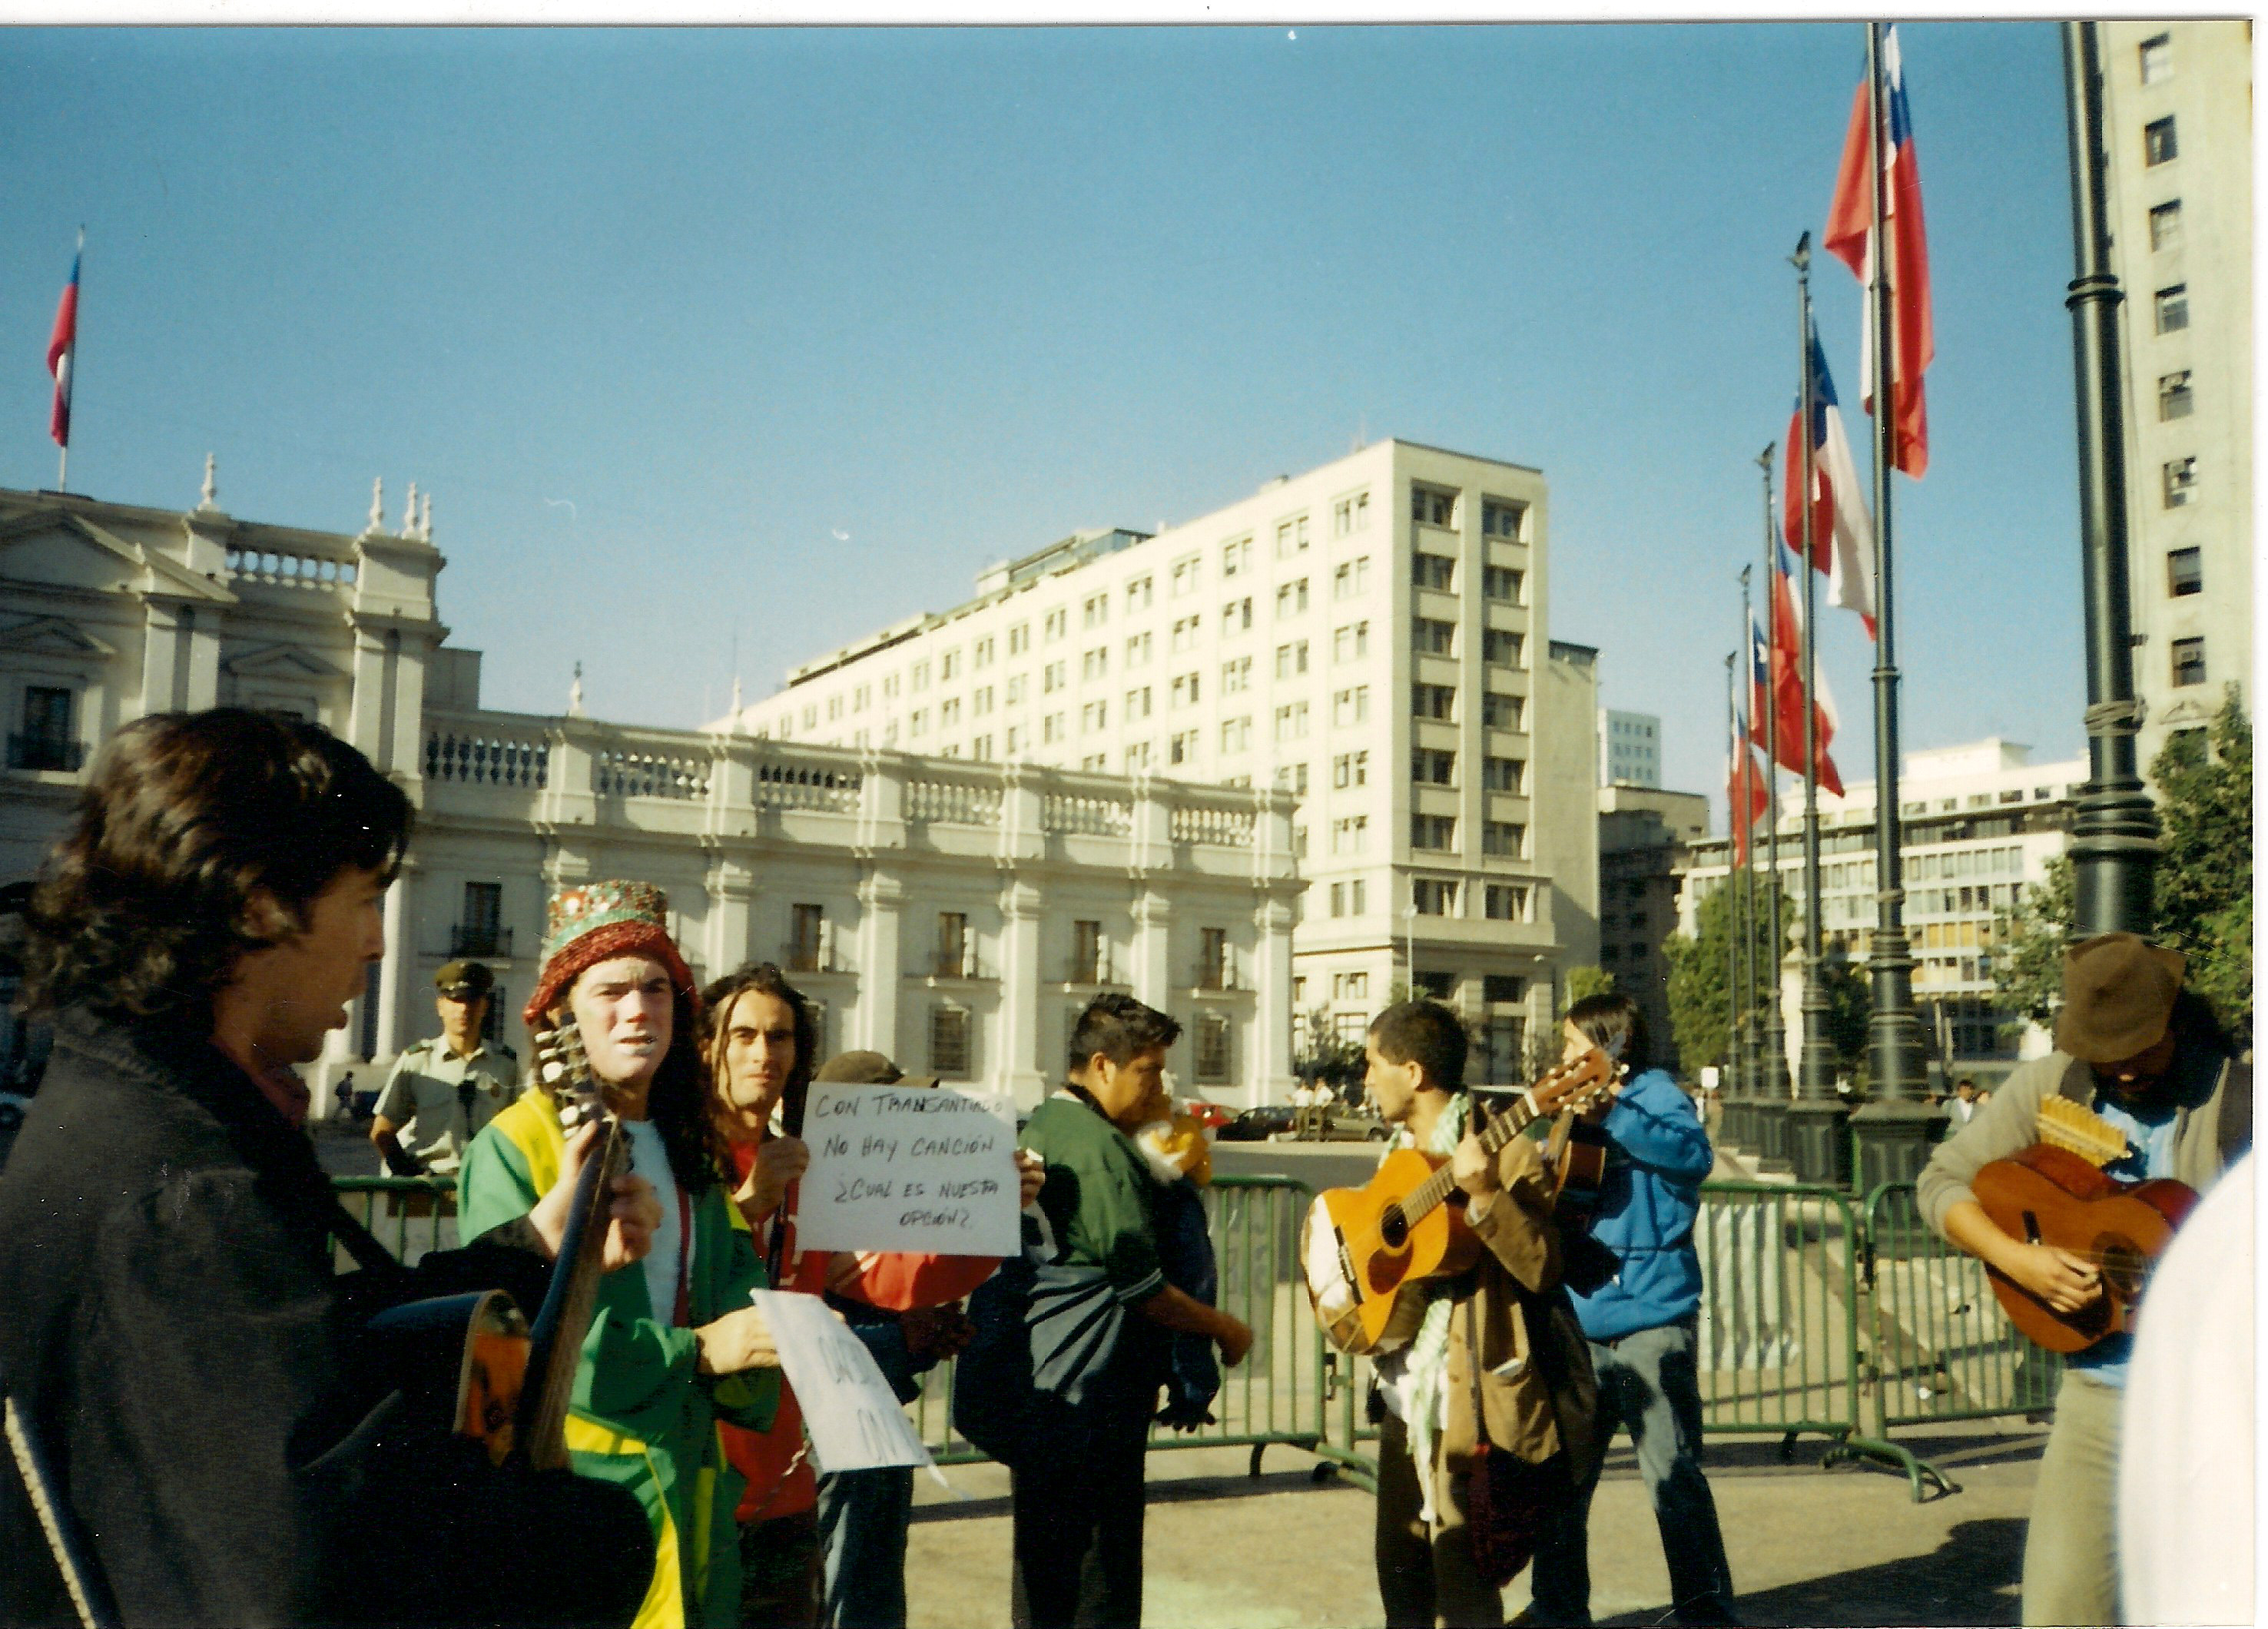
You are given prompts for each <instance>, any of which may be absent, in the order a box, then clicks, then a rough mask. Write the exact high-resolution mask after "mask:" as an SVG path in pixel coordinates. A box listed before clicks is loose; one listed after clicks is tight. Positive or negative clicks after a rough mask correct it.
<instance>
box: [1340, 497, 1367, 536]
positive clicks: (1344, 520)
mask: <svg viewBox="0 0 2268 1629" xmlns="http://www.w3.org/2000/svg"><path fill="white" fill-rule="evenodd" d="M1369 525H1370V494H1369V493H1367V492H1357V493H1356V494H1355V495H1354V496H1353V497H1352V498H1341V499H1339V500H1338V502H1337V503H1335V504H1333V505H1331V535H1332V536H1334V537H1351V536H1353V535H1354V534H1356V533H1357V532H1359V531H1362V530H1363V529H1365V528H1366V527H1368V526H1369Z"/></svg>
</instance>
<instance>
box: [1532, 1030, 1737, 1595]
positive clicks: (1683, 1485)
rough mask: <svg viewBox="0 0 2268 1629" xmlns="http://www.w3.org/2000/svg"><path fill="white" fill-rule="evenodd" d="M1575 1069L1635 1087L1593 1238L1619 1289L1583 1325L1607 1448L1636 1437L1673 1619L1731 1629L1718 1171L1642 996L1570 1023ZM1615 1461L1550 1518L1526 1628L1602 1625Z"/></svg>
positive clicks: (1592, 1303)
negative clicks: (1715, 1216)
mask: <svg viewBox="0 0 2268 1629" xmlns="http://www.w3.org/2000/svg"><path fill="white" fill-rule="evenodd" d="M1565 1039H1566V1046H1567V1050H1566V1056H1567V1057H1568V1058H1571V1059H1572V1058H1579V1057H1580V1056H1581V1055H1582V1054H1583V1053H1584V1052H1586V1051H1587V1050H1589V1049H1590V1048H1592V1047H1594V1046H1596V1047H1599V1048H1600V1049H1602V1050H1604V1051H1606V1052H1607V1053H1609V1055H1610V1056H1613V1057H1615V1058H1618V1059H1619V1060H1620V1061H1621V1065H1622V1068H1623V1080H1622V1083H1621V1084H1620V1085H1619V1086H1618V1087H1616V1088H1615V1097H1614V1102H1613V1106H1612V1107H1611V1108H1610V1109H1609V1110H1608V1111H1607V1114H1606V1117H1605V1119H1604V1121H1603V1122H1602V1124H1601V1125H1600V1128H1599V1129H1600V1131H1602V1132H1603V1134H1604V1140H1605V1143H1606V1153H1607V1161H1606V1176H1605V1179H1604V1182H1603V1183H1602V1187H1601V1190H1600V1193H1599V1197H1598V1209H1597V1214H1596V1220H1594V1222H1593V1224H1592V1226H1591V1227H1590V1229H1589V1232H1590V1235H1591V1238H1592V1239H1593V1240H1594V1242H1596V1243H1597V1244H1599V1245H1600V1246H1602V1247H1603V1252H1604V1254H1603V1255H1602V1256H1601V1261H1602V1267H1603V1264H1604V1262H1605V1257H1609V1256H1610V1257H1612V1276H1611V1277H1608V1278H1605V1279H1603V1281H1602V1282H1597V1283H1595V1284H1594V1286H1591V1287H1590V1289H1589V1293H1588V1294H1585V1293H1583V1291H1582V1290H1581V1289H1580V1288H1577V1287H1576V1286H1575V1284H1574V1279H1575V1272H1574V1269H1573V1266H1572V1264H1571V1266H1570V1270H1569V1278H1570V1287H1571V1289H1573V1290H1574V1301H1575V1314H1576V1316H1577V1318H1578V1319H1580V1322H1581V1323H1582V1325H1583V1333H1584V1334H1585V1335H1586V1336H1587V1337H1588V1338H1589V1340H1590V1344H1591V1364H1592V1367H1593V1368H1594V1369H1595V1370H1596V1371H1597V1374H1598V1379H1599V1433H1600V1444H1601V1447H1602V1448H1604V1447H1605V1445H1606V1444H1608V1443H1609V1442H1611V1441H1613V1437H1614V1430H1615V1427H1616V1425H1617V1424H1619V1425H1621V1426H1624V1428H1625V1429H1627V1430H1628V1431H1629V1432H1630V1435H1631V1446H1632V1447H1634V1448H1636V1449H1637V1450H1638V1471H1639V1474H1640V1475H1641V1476H1643V1477H1644V1478H1646V1493H1647V1496H1648V1497H1649V1498H1650V1499H1651V1500H1653V1515H1654V1520H1655V1522H1657V1523H1659V1524H1660V1526H1661V1549H1662V1554H1663V1557H1664V1558H1665V1559H1667V1560H1668V1563H1669V1588H1670V1596H1671V1602H1672V1608H1671V1616H1672V1618H1673V1620H1674V1621H1675V1622H1677V1623H1681V1624H1729V1623H1732V1622H1733V1621H1734V1618H1733V1575H1732V1571H1731V1569H1730V1568H1729V1567H1728V1566H1727V1565H1726V1563H1725V1540H1724V1536H1723V1534H1722V1533H1720V1532H1719V1529H1718V1526H1717V1504H1716V1501H1715V1500H1713V1499H1712V1498H1711V1497H1710V1496H1709V1483H1708V1480H1707V1478H1705V1477H1704V1476H1703V1475H1702V1474H1701V1390H1700V1384H1699V1380H1698V1376H1697V1372H1696V1369H1695V1364H1694V1347H1695V1344H1696V1340H1695V1337H1696V1326H1697V1319H1698V1315H1699V1310H1700V1306H1701V1258H1700V1257H1699V1255H1698V1254H1697V1252H1696V1251H1695V1250H1694V1248H1693V1219H1694V1216H1695V1214H1696V1213H1697V1212H1698V1210H1699V1209H1700V1204H1701V1183H1702V1180H1703V1179H1704V1178H1705V1177H1706V1176H1708V1175H1709V1172H1710V1169H1711V1168H1712V1166H1713V1165H1714V1164H1715V1155H1714V1154H1713V1153H1712V1151H1711V1149H1710V1146H1709V1134H1708V1132H1707V1131H1705V1130H1704V1129H1703V1128H1702V1124H1701V1117H1700V1116H1699V1115H1698V1114H1697V1113H1696V1112H1695V1110H1694V1108H1693V1102H1692V1100H1691V1099H1690V1098H1689V1097H1687V1096H1686V1095H1685V1094H1684V1093H1683V1091H1682V1090H1680V1089H1679V1087H1678V1085H1677V1082H1676V1081H1675V1080H1672V1079H1671V1078H1670V1076H1669V1074H1668V1072H1667V1071H1665V1070H1661V1069H1656V1068H1654V1067H1653V1066H1652V1058H1651V1056H1650V1053H1649V1050H1648V1045H1647V1040H1646V1021H1645V1019H1644V1018H1643V1017H1641V1016H1640V1015H1639V1013H1638V1003H1637V1002H1635V1001H1633V1000H1631V999H1630V998H1629V997H1628V996H1620V995H1599V996H1588V997H1586V998H1585V999H1582V1000H1580V1001H1578V1002H1576V1003H1575V1005H1574V1006H1572V1008H1570V1009H1569V1010H1568V1014H1567V1021H1566V1025H1565ZM1604 1458H1605V1455H1604V1454H1603V1452H1602V1453H1599V1454H1594V1455H1593V1456H1590V1474H1589V1476H1588V1477H1587V1478H1585V1479H1584V1480H1583V1481H1582V1482H1581V1483H1580V1485H1578V1486H1577V1488H1576V1489H1575V1496H1574V1498H1573V1499H1572V1500H1569V1501H1568V1502H1567V1504H1566V1505H1565V1506H1564V1507H1561V1508H1560V1509H1559V1510H1558V1511H1557V1512H1556V1513H1555V1514H1554V1515H1553V1516H1552V1517H1550V1518H1547V1520H1546V1522H1545V1523H1544V1526H1543V1531H1542V1532H1541V1533H1540V1534H1539V1535H1538V1536H1537V1540H1536V1546H1535V1602H1534V1604H1533V1605H1531V1606H1530V1607H1529V1608H1528V1611H1527V1612H1526V1613H1524V1614H1522V1617H1521V1621H1522V1622H1525V1623H1538V1624H1587V1623H1589V1622H1590V1621H1591V1568H1590V1558H1589V1553H1588V1548H1587V1528H1588V1526H1589V1522H1590V1514H1591V1495H1592V1493H1593V1492H1594V1490H1595V1489H1596V1487H1597V1485H1598V1475H1599V1466H1600V1464H1601V1463H1602V1461H1603V1460H1604Z"/></svg>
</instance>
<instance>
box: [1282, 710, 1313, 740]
mask: <svg viewBox="0 0 2268 1629" xmlns="http://www.w3.org/2000/svg"><path fill="white" fill-rule="evenodd" d="M1276 739H1277V740H1278V741H1305V740H1306V739H1307V703H1305V702H1292V703H1291V704H1288V705H1285V706H1282V707H1278V709H1277V710H1276Z"/></svg>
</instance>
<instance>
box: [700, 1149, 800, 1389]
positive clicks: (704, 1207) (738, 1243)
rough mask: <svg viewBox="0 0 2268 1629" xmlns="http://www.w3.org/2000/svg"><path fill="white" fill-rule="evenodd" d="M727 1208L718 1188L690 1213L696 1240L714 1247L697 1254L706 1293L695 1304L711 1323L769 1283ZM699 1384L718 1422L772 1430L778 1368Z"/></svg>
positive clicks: (727, 1201) (729, 1202) (749, 1242)
mask: <svg viewBox="0 0 2268 1629" xmlns="http://www.w3.org/2000/svg"><path fill="white" fill-rule="evenodd" d="M731 1205H732V1200H731V1198H729V1197H728V1196H727V1195H726V1193H725V1190H724V1188H723V1187H721V1186H718V1187H714V1188H711V1190H709V1191H708V1192H707V1193H705V1194H703V1195H702V1197H701V1205H700V1208H699V1209H698V1210H697V1211H696V1212H695V1215H696V1217H698V1218H699V1221H700V1227H701V1236H702V1237H703V1239H704V1240H711V1239H713V1240H716V1241H717V1245H716V1247H715V1248H714V1249H707V1250H703V1252H702V1253H701V1254H702V1260H703V1271H702V1274H701V1277H702V1280H703V1286H704V1287H705V1288H706V1289H707V1291H708V1294H707V1295H706V1296H705V1297H704V1298H703V1301H702V1302H701V1303H698V1304H700V1305H702V1306H703V1310H704V1311H705V1312H706V1315H707V1316H708V1317H711V1318H721V1317H723V1316H725V1314H726V1313H728V1312H733V1311H737V1310H738V1309H739V1308H742V1307H745V1306H747V1305H748V1304H749V1301H748V1294H749V1292H750V1291H752V1290H761V1289H766V1288H769V1287H770V1283H771V1280H770V1275H768V1274H767V1273H766V1272H764V1264H763V1260H762V1257H759V1256H758V1255H757V1254H756V1246H755V1240H754V1239H752V1238H750V1237H749V1235H748V1232H747V1229H746V1228H744V1227H734V1226H733V1220H732V1216H731V1213H730V1207H731ZM703 1383H704V1384H706V1385H707V1386H708V1387H709V1389H710V1397H711V1401H712V1402H713V1403H714V1404H715V1405H716V1409H717V1412H718V1416H719V1417H720V1418H722V1419H727V1420H729V1421H731V1422H732V1423H733V1425H736V1426H747V1428H748V1429H749V1430H751V1431H769V1430H770V1429H771V1426H772V1419H773V1416H774V1415H776V1414H777V1412H779V1392H780V1376H779V1371H778V1370H777V1369H750V1370H748V1371H747V1373H745V1374H740V1375H718V1376H717V1377H716V1378H714V1379H712V1380H710V1381H707V1382H703Z"/></svg>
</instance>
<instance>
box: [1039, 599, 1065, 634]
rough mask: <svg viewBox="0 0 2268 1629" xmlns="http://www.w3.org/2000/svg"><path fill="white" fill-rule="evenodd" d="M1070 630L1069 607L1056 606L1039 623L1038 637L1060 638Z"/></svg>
mask: <svg viewBox="0 0 2268 1629" xmlns="http://www.w3.org/2000/svg"><path fill="white" fill-rule="evenodd" d="M1070 631H1071V607H1069V606H1067V605H1059V606H1057V608H1055V609H1054V610H1052V611H1049V613H1048V614H1047V615H1046V616H1045V617H1044V618H1042V621H1041V623H1040V637H1041V638H1043V639H1051V640H1052V639H1060V638H1063V637H1064V635H1065V634H1067V633H1069V632H1070Z"/></svg>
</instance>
